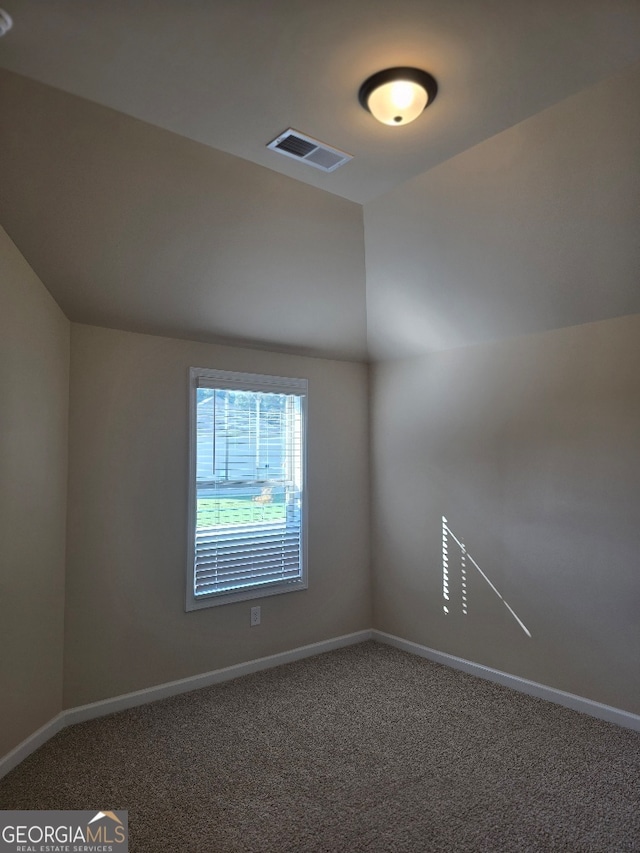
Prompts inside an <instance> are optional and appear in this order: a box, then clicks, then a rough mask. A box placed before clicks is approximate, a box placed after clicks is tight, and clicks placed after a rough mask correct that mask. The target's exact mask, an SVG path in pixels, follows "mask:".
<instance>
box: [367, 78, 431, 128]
mask: <svg viewBox="0 0 640 853" xmlns="http://www.w3.org/2000/svg"><path fill="white" fill-rule="evenodd" d="M437 91H438V85H437V83H436V81H435V80H434V79H433V77H432V76H431V75H430V74H427V72H426V71H420V69H418V68H388V69H387V70H386V71H380V72H378V73H377V74H374V75H373V76H372V77H369V79H368V80H365V82H364V83H363V84H362V86H361V87H360V92H359V94H358V99H359V101H360V103H361V104H362V106H363V107H364V108H365V109H366V110H368V111H369V112H370V113H371V115H372V116H373V117H374V118H376V119H377V120H378V121H380V122H382V124H388V125H402V124H409V122H411V121H414V120H415V119H417V118H418V116H419V115H420V114H421V113H422V112H423V111H424V110H425V109H426V107H427V106H428V105H429V104H430V103H431V102H432V101H433V99H434V98H435V96H436V93H437Z"/></svg>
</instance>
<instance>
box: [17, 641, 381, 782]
mask: <svg viewBox="0 0 640 853" xmlns="http://www.w3.org/2000/svg"><path fill="white" fill-rule="evenodd" d="M372 635H373V632H372V631H371V630H365V631H356V632H354V633H353V634H344V635H343V636H340V637H333V638H332V639H330V640H321V641H320V642H318V643H311V644H309V645H306V646H299V647H298V648H296V649H290V650H289V651H287V652H279V653H278V654H275V655H268V656H267V657H263V658H256V659H255V660H250V661H246V662H245V663H238V664H234V665H233V666H226V667H223V668H222V669H214V670H212V671H211V672H205V673H202V674H201V675H194V676H191V677H190V678H180V679H178V680H177V681H169V682H166V683H165V684H158V685H156V686H155V687H147V688H145V689H144V690H136V691H134V692H133V693H124V694H122V695H121V696H115V697H113V698H112V699H103V700H101V701H99V702H91V703H90V704H88V705H80V706H78V707H76V708H69V709H68V710H66V711H62V713H60V714H58V715H57V716H56V717H54V718H53V719H52V720H50V721H49V722H48V723H46V724H45V725H44V726H42V727H41V728H39V729H38V731H36V732H34V733H33V734H32V735H30V736H29V737H28V738H26V739H25V740H23V741H22V743H19V744H18V745H17V746H16V747H15V748H14V749H12V750H11V752H8V753H7V754H6V755H5V756H3V757H2V758H0V779H2V777H3V776H6V775H7V773H9V772H10V771H11V770H13V768H14V767H17V765H18V764H20V762H21V761H24V759H25V758H27V757H28V756H29V755H31V753H32V752H35V751H36V749H39V748H40V747H41V746H42V745H43V744H44V743H46V742H47V741H48V740H49V739H50V738H52V737H53V736H54V735H56V734H57V733H58V732H59V731H61V730H62V729H64V728H66V727H67V726H72V725H75V724H76V723H83V722H85V721H86V720H93V719H96V718H98V717H104V716H106V715H107V714H115V713H117V712H118V711H126V710H127V708H135V707H137V706H138V705H146V704H148V703H149V702H157V701H158V700H159V699H167V698H168V697H169V696H177V695H178V694H180V693H189V692H190V691H191V690H200V689H201V688H203V687H210V686H211V685H212V684H220V683H221V682H223V681H231V680H232V679H234V678H241V677H242V676H243V675H251V673H253V672H259V671H260V670H263V669H272V668H273V667H276V666H282V665H283V664H286V663H292V662H293V661H296V660H302V659H303V658H309V657H314V656H315V655H320V654H322V653H323V652H331V651H334V650H335V649H340V648H344V647H346V646H352V645H355V644H356V643H363V642H365V640H370V639H371V638H372Z"/></svg>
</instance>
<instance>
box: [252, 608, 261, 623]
mask: <svg viewBox="0 0 640 853" xmlns="http://www.w3.org/2000/svg"><path fill="white" fill-rule="evenodd" d="M259 624H260V607H259V606H258V607H252V608H251V627H252V628H253V626H254V625H259Z"/></svg>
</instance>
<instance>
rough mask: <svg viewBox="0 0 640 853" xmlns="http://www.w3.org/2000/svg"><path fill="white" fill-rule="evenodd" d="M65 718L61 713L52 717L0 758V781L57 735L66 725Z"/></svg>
mask: <svg viewBox="0 0 640 853" xmlns="http://www.w3.org/2000/svg"><path fill="white" fill-rule="evenodd" d="M65 716H66V715H65V713H64V711H63V712H62V713H60V714H58V715H57V716H55V717H53V719H51V720H49V722H48V723H45V724H44V726H40V728H39V729H37V730H36V731H35V732H34V733H33V734H32V735H29V737H28V738H25V739H24V740H23V741H22V743H19V744H18V745H17V746H16V747H14V748H13V749H12V750H11V751H10V752H8V753H7V754H6V755H3V756H2V758H0V779H2V777H3V776H6V775H7V773H9V772H10V771H11V770H13V768H14V767H17V766H18V764H20V763H21V762H22V761H24V760H25V758H28V757H29V756H30V755H31V753H32V752H35V751H36V749H40V747H41V746H42V745H43V744H45V743H46V742H47V741H48V740H50V739H51V738H52V737H53V736H54V735H57V734H58V732H59V731H61V730H62V729H63V728H64V727H65V726H66V725H67V722H66V720H65Z"/></svg>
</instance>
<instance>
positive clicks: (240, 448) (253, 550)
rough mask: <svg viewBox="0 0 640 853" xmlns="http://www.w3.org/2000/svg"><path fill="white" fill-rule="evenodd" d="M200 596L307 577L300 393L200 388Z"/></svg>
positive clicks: (196, 593) (196, 578) (197, 587)
mask: <svg viewBox="0 0 640 853" xmlns="http://www.w3.org/2000/svg"><path fill="white" fill-rule="evenodd" d="M196 407H197V444H196V503H197V506H196V547H195V566H194V590H193V591H194V596H195V597H198V596H204V595H211V594H212V593H216V592H218V593H225V592H230V591H233V590H238V589H244V588H250V587H252V586H265V585H269V584H275V583H283V582H287V581H295V580H296V579H299V578H300V577H301V572H302V559H301V557H302V486H303V483H302V470H303V469H302V412H301V397H300V396H299V395H296V394H278V393H270V392H262V391H260V392H258V391H244V390H228V389H219V388H218V389H216V388H197V391H196Z"/></svg>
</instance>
